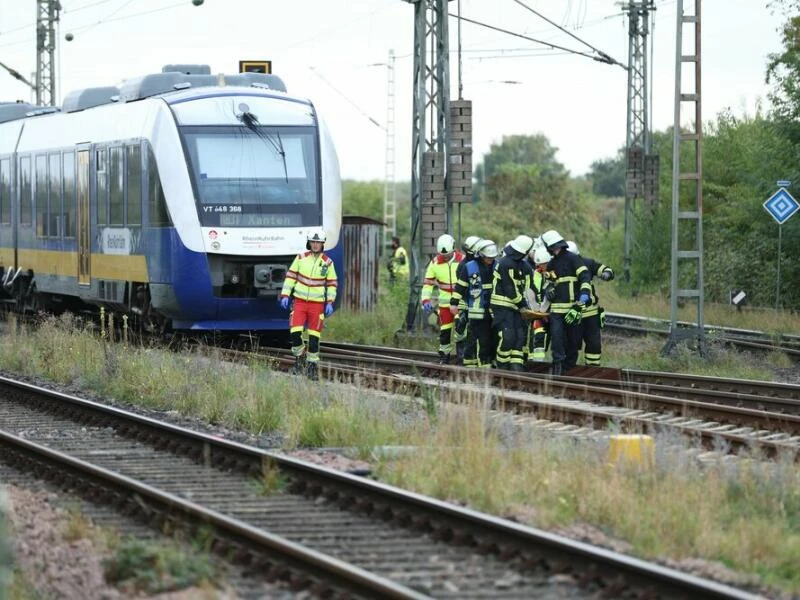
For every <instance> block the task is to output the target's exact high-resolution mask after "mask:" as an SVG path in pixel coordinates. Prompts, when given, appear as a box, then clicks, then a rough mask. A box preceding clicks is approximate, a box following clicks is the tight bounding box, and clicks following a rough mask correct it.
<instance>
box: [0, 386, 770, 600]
mask: <svg viewBox="0 0 800 600" xmlns="http://www.w3.org/2000/svg"><path fill="white" fill-rule="evenodd" d="M0 398H1V399H2V400H0V422H2V423H3V431H2V432H0V445H2V446H3V449H2V452H0V460H2V461H3V462H6V463H9V464H11V465H12V466H13V467H14V468H21V469H26V470H29V471H32V472H34V473H36V474H37V475H38V476H40V477H43V478H46V479H49V480H51V481H54V482H55V483H56V484H58V485H61V486H62V487H68V488H70V489H71V490H73V491H76V492H78V493H80V494H82V495H83V496H84V497H87V498H88V499H90V500H91V501H93V502H99V503H104V504H110V505H113V506H115V507H117V508H118V509H119V510H122V511H125V512H127V513H131V514H136V515H138V516H139V517H141V518H143V519H145V520H147V521H148V522H150V523H151V524H152V525H154V526H156V527H159V528H164V527H169V528H170V529H174V528H176V527H184V528H186V529H187V530H189V531H195V532H196V531H198V530H202V531H203V532H204V535H205V536H209V535H210V536H211V539H212V540H213V543H212V547H213V549H214V550H216V551H218V552H220V553H221V554H222V555H224V556H226V557H227V558H228V559H231V560H233V561H234V562H238V563H243V564H245V565H247V566H248V567H249V570H250V572H251V573H253V574H261V575H262V576H264V577H266V578H267V579H268V580H277V581H282V582H285V583H286V585H288V586H289V587H290V588H291V589H293V590H297V591H300V590H302V591H305V592H306V593H310V594H312V595H318V596H322V597H327V598H344V597H348V598H349V597H356V598H362V597H363V598H427V597H436V598H468V597H473V598H483V597H489V596H491V597H501V598H529V597H570V598H581V597H597V596H600V595H603V596H605V597H609V596H613V597H627V598H636V597H647V598H659V597H685V598H751V597H754V596H751V595H749V594H748V593H747V592H744V591H741V590H736V589H733V588H730V587H727V586H724V585H721V584H718V583H715V582H712V581H708V580H703V579H699V578H696V577H693V576H689V575H685V574H682V573H679V572H676V571H673V570H670V569H665V568H662V567H659V566H657V565H653V564H650V563H646V562H643V561H640V560H637V559H634V558H630V557H626V556H624V555H619V554H616V553H614V552H610V551H607V550H603V549H598V548H594V547H591V546H588V545H586V544H583V543H579V542H573V541H571V540H568V539H566V538H561V537H559V536H556V535H552V534H548V533H546V532H542V531H539V530H536V529H533V528H530V527H525V526H521V525H518V524H515V523H512V522H508V521H504V520H502V519H497V518H493V517H489V516H486V515H482V514H479V513H476V512H474V511H470V510H467V509H463V508H460V507H457V506H454V505H450V504H447V503H444V502H440V501H436V500H431V499H428V498H425V497H422V496H419V495H416V494H412V493H408V492H404V491H402V490H399V489H396V488H392V487H389V486H386V485H383V484H380V483H376V482H373V481H370V480H367V479H362V478H358V477H355V476H351V475H348V474H344V473H340V472H336V471H331V470H329V469H326V468H324V467H319V466H316V465H312V464H309V463H305V462H303V461H299V460H296V459H292V458H288V457H285V456H281V455H279V454H274V453H270V452H266V451H263V450H259V449H256V448H252V447H248V446H243V445H241V444H236V443H233V442H228V441H225V440H221V439H218V438H216V437H213V436H208V435H205V434H201V433H197V432H192V431H189V430H186V429H183V428H179V427H176V426H173V425H170V424H167V423H162V422H158V421H155V420H153V419H149V418H146V417H141V416H138V415H133V414H130V413H127V412H124V411H121V410H118V409H115V408H111V407H108V406H103V405H100V404H98V403H95V402H90V401H86V400H82V399H80V398H76V397H74V396H69V395H66V394H62V393H59V392H54V391H51V390H46V389H43V388H38V387H36V386H33V385H30V384H26V383H22V382H16V381H13V380H10V379H6V378H0ZM270 482H272V483H270Z"/></svg>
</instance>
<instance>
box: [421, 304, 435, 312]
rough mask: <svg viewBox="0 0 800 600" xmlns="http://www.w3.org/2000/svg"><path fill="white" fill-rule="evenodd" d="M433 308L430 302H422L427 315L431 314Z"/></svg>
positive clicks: (423, 310)
mask: <svg viewBox="0 0 800 600" xmlns="http://www.w3.org/2000/svg"><path fill="white" fill-rule="evenodd" d="M432 310H433V306H431V303H430V302H423V303H422V312H424V313H425V314H426V315H427V314H429V313H430V312H431V311H432Z"/></svg>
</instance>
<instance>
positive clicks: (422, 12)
mask: <svg viewBox="0 0 800 600" xmlns="http://www.w3.org/2000/svg"><path fill="white" fill-rule="evenodd" d="M406 1H407V2H409V3H410V4H413V5H414V100H413V107H412V120H413V124H412V141H411V145H412V150H411V241H410V243H409V249H410V277H409V280H410V294H409V300H408V310H407V312H406V322H405V326H406V329H408V330H411V329H414V328H415V326H416V324H417V322H418V318H419V310H420V307H419V305H420V294H421V291H422V277H423V275H424V269H425V262H426V259H427V257H428V256H429V255H431V254H433V253H434V251H435V243H436V238H437V237H438V236H439V235H441V234H442V233H445V232H446V231H447V228H448V223H449V212H450V210H449V206H448V202H447V196H446V187H445V166H446V164H447V154H448V147H449V135H448V132H449V130H448V126H449V119H450V52H449V38H448V23H447V20H448V0H406Z"/></svg>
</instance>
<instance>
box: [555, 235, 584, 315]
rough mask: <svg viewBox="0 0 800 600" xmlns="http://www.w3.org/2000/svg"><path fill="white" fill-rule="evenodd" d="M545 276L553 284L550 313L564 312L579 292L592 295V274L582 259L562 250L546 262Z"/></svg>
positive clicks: (575, 299)
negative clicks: (553, 292) (553, 294)
mask: <svg viewBox="0 0 800 600" xmlns="http://www.w3.org/2000/svg"><path fill="white" fill-rule="evenodd" d="M547 276H548V278H549V279H550V280H551V281H553V283H554V284H555V297H554V298H553V301H552V303H551V304H550V312H551V313H562V314H563V313H566V312H567V311H569V309H570V308H572V305H573V304H575V303H576V302H577V301H578V298H579V297H580V295H581V292H586V294H588V295H589V296H590V297H591V295H592V276H591V274H590V273H589V269H588V268H587V267H586V265H585V264H584V262H583V259H582V258H581V257H580V256H578V255H577V254H573V253H572V252H568V251H567V250H563V251H562V252H560V253H559V255H558V256H554V257H553V259H552V260H551V261H550V262H549V263H547Z"/></svg>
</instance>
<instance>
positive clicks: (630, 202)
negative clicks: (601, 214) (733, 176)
mask: <svg viewBox="0 0 800 600" xmlns="http://www.w3.org/2000/svg"><path fill="white" fill-rule="evenodd" d="M622 10H623V11H624V12H626V13H628V111H627V115H628V116H627V127H626V135H625V242H624V265H623V267H624V277H625V280H626V281H630V266H631V254H632V252H633V240H634V236H633V211H634V209H635V207H636V200H637V199H639V198H644V200H645V203H646V204H647V205H648V206H649V207H653V206H654V205H655V203H656V202H657V201H658V155H655V154H652V153H651V146H652V124H651V116H650V98H651V94H650V90H651V87H652V78H651V75H650V70H649V64H648V60H649V56H650V50H651V48H652V40H651V39H650V33H651V27H650V24H651V17H652V15H653V12H654V11H655V6H654V3H653V0H630V1H629V2H628V3H627V4H625V5H624V6H623V9H622Z"/></svg>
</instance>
